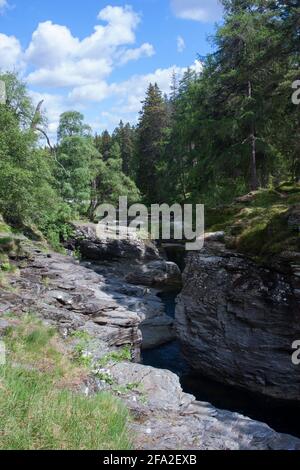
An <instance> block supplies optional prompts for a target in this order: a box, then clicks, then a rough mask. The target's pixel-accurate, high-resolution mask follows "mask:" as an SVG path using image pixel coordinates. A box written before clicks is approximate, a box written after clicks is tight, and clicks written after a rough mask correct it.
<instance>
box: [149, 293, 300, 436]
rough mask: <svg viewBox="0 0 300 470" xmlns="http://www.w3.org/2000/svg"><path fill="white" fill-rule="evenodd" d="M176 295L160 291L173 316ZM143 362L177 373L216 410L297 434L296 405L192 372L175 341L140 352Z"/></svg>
mask: <svg viewBox="0 0 300 470" xmlns="http://www.w3.org/2000/svg"><path fill="white" fill-rule="evenodd" d="M177 294H178V292H165V293H162V294H160V297H161V299H162V301H163V303H164V305H165V311H166V313H167V314H168V315H169V316H171V317H173V318H174V316H175V300H176V296H177ZM143 363H144V364H145V365H149V366H152V367H156V368H158V369H167V370H170V371H172V372H174V373H175V374H177V375H178V376H179V378H180V381H181V385H182V388H183V390H184V391H185V392H187V393H191V394H192V395H194V396H195V397H196V399H197V400H199V401H205V402H209V403H211V404H212V405H213V406H215V407H216V408H219V409H223V410H228V411H235V412H238V413H241V414H242V415H244V416H248V417H249V418H252V419H255V420H257V421H262V422H264V423H267V424H268V425H269V426H270V427H271V428H273V429H275V431H278V432H283V433H287V434H292V435H294V436H297V437H300V407H299V406H296V405H295V406H292V405H288V406H287V405H282V403H278V402H275V401H274V400H271V399H267V398H265V397H260V396H257V395H254V394H252V393H248V392H247V391H244V390H238V389H236V388H234V387H229V386H226V385H222V384H220V383H217V382H214V381H212V380H210V379H207V378H206V377H202V376H200V375H198V374H195V373H193V372H192V371H191V369H190V368H189V366H188V363H187V362H186V360H185V358H184V357H183V354H182V352H181V349H180V344H179V342H178V341H173V342H172V343H169V344H166V345H164V346H161V347H159V348H155V349H153V350H150V351H149V350H148V351H143Z"/></svg>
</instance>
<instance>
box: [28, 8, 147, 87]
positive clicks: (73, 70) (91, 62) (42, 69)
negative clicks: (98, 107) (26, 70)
mask: <svg viewBox="0 0 300 470" xmlns="http://www.w3.org/2000/svg"><path fill="white" fill-rule="evenodd" d="M98 19H99V20H100V21H103V22H105V23H106V24H105V25H96V26H95V27H94V31H93V33H92V34H91V35H90V36H87V37H85V38H84V39H82V40H79V39H78V38H76V37H74V36H73V35H72V32H71V31H70V30H69V29H68V28H67V27H66V26H61V25H57V24H53V23H52V22H51V21H46V22H44V23H40V24H39V25H38V28H37V29H36V31H35V32H34V33H33V35H32V40H31V43H30V45H29V46H28V48H27V50H26V52H25V58H26V61H27V63H29V64H31V65H34V66H35V68H36V70H34V71H33V72H31V73H30V74H29V76H28V82H29V83H30V84H32V85H40V86H47V87H64V86H65V87H79V86H83V87H87V86H88V85H90V86H91V85H94V84H95V83H98V82H99V81H101V80H103V79H104V78H105V77H107V76H109V75H110V73H111V72H112V70H113V68H114V67H115V66H117V65H124V64H126V63H128V62H129V61H131V60H138V59H140V58H141V57H151V56H152V55H153V54H154V48H153V46H152V45H151V44H149V43H145V44H142V46H140V47H138V48H128V46H130V45H132V44H134V43H135V42H136V36H135V30H136V28H137V26H138V24H139V22H140V17H139V15H138V14H137V13H135V12H134V11H133V9H132V8H131V7H129V6H125V7H112V6H107V7H105V8H104V9H102V10H101V11H100V13H99V14H98Z"/></svg>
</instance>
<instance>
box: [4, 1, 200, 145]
mask: <svg viewBox="0 0 300 470" xmlns="http://www.w3.org/2000/svg"><path fill="white" fill-rule="evenodd" d="M186 1H187V3H188V2H189V0H186ZM1 2H2V4H4V3H3V0H0V5H1ZM98 20H99V21H100V22H103V24H97V25H96V26H95V27H94V30H93V31H92V32H91V34H90V35H89V36H87V37H85V38H83V39H79V38H78V37H76V36H75V35H74V34H73V33H72V31H71V30H70V29H69V28H68V27H67V26H64V25H58V24H54V23H53V22H52V21H45V22H42V23H40V24H39V25H38V27H37V28H36V30H35V31H34V32H33V34H32V38H31V41H30V43H29V45H28V47H27V48H26V49H25V50H22V47H21V44H20V42H19V40H18V39H17V38H16V37H15V36H7V35H5V34H1V33H0V69H2V70H21V71H22V75H23V77H24V78H25V79H26V80H27V82H28V84H29V85H31V86H32V87H34V90H35V91H32V92H31V95H32V98H33V100H34V102H35V103H38V102H39V101H41V100H44V106H45V108H46V111H47V116H48V120H49V133H50V136H51V138H52V139H53V140H54V139H55V133H56V129H57V126H58V122H59V116H60V114H61V113H62V112H64V111H66V110H68V109H79V110H82V111H85V112H87V114H88V116H89V117H88V120H89V121H90V122H91V124H92V125H93V128H94V129H95V130H99V129H101V128H102V129H103V128H105V127H106V126H107V127H109V128H111V126H112V125H113V124H116V123H117V122H118V121H119V120H120V118H123V119H124V120H130V121H135V120H136V119H137V116H138V112H139V110H140V108H141V101H142V100H143V98H144V95H145V91H146V89H147V87H148V85H149V83H150V82H152V83H154V82H156V83H157V84H158V85H159V87H160V89H161V90H162V91H163V93H169V91H170V82H171V76H172V73H173V71H175V72H176V73H177V75H178V76H179V78H180V77H181V76H182V75H183V73H184V71H185V70H186V69H185V68H181V67H176V66H173V67H169V68H166V69H163V68H160V69H157V70H155V71H154V72H153V73H150V74H145V75H134V76H132V77H131V78H130V79H128V80H125V81H123V82H119V83H118V82H112V81H111V80H110V75H111V74H112V72H113V71H114V70H115V69H116V68H117V67H120V66H123V65H125V64H127V63H128V62H130V61H137V60H139V59H141V58H143V57H151V56H153V55H154V54H155V50H154V47H153V46H152V44H150V43H148V42H146V43H144V44H141V45H139V44H136V42H137V41H136V28H137V26H138V24H139V22H140V16H139V15H138V14H137V13H136V12H134V10H133V9H132V8H131V7H129V6H126V7H112V6H107V7H105V8H104V9H102V10H101V11H100V12H99V14H98ZM177 46H178V50H181V51H183V49H184V47H185V43H184V39H183V38H182V37H180V36H179V37H178V38H177ZM192 68H193V69H194V70H195V71H197V72H200V71H201V68H202V66H201V63H200V62H197V61H196V62H195V63H194V64H193V66H192ZM44 87H45V88H46V89H47V91H46V92H45V93H43V92H42V91H43V88H44ZM50 88H52V89H53V93H50V92H49V89H50ZM106 99H108V100H109V103H108V108H104V110H103V111H102V112H101V110H99V111H97V107H96V105H97V104H98V103H100V102H102V101H104V100H106ZM107 109H109V111H107ZM95 115H96V116H95Z"/></svg>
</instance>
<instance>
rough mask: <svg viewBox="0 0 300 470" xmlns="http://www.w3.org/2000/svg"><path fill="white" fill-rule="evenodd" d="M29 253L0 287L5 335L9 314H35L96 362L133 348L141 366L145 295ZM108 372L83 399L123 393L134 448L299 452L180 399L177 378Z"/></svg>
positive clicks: (131, 366)
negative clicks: (75, 337) (76, 336)
mask: <svg viewBox="0 0 300 470" xmlns="http://www.w3.org/2000/svg"><path fill="white" fill-rule="evenodd" d="M26 250H27V257H28V258H27V260H26V262H25V260H24V259H23V261H22V262H21V263H19V269H20V272H19V275H12V277H11V278H10V289H6V288H3V287H0V320H1V322H0V335H1V333H2V332H4V331H5V330H6V328H7V327H9V326H11V321H10V322H7V321H6V319H5V317H4V318H3V316H4V315H5V313H8V312H14V313H16V314H17V315H22V314H23V313H25V312H32V313H35V314H38V315H39V316H40V317H41V318H42V319H43V320H44V321H46V322H47V323H48V324H53V325H55V326H57V327H58V329H59V331H60V332H61V334H62V336H63V337H68V336H70V334H71V333H74V332H86V333H88V335H89V338H90V339H89V340H88V344H87V345H86V349H87V351H86V352H87V353H88V354H89V357H91V358H92V360H93V362H94V363H97V361H98V360H99V359H100V358H102V360H103V359H104V356H105V355H106V356H107V354H108V353H110V352H111V351H115V350H116V348H118V347H120V346H123V345H131V349H132V353H133V359H135V360H138V358H139V348H140V344H141V333H140V330H139V326H140V323H141V321H142V320H143V318H144V315H145V313H144V312H145V311H146V310H147V308H148V307H147V304H145V303H144V302H143V301H142V300H141V299H142V297H140V303H139V306H138V303H137V299H138V297H137V295H138V293H141V291H143V289H142V288H140V287H139V286H130V285H129V284H126V283H124V282H123V281H122V280H121V279H120V278H117V277H116V276H115V277H114V276H110V275H109V276H108V272H110V273H111V274H112V273H113V272H114V270H115V269H117V266H114V267H111V266H108V267H105V266H103V267H102V269H103V272H102V274H101V273H100V272H99V273H96V272H94V271H92V270H90V269H88V268H87V267H85V266H81V265H80V264H79V263H78V262H76V261H74V259H72V258H71V257H67V256H63V255H59V254H56V253H47V252H45V251H44V250H40V249H39V248H38V245H33V246H27V247H26ZM109 269H111V271H109ZM152 300H153V299H151V302H152ZM157 301H158V299H157ZM1 317H2V318H1ZM105 367H106V370H105V371H103V372H105V376H109V377H111V380H110V381H109V382H106V381H105V380H103V379H100V378H97V376H96V375H95V376H94V375H93V376H91V378H90V381H89V384H88V385H87V384H86V383H85V384H84V393H85V394H86V393H87V394H88V393H95V392H97V391H99V390H107V389H108V390H111V391H112V393H116V390H117V391H118V392H117V393H118V395H119V396H120V398H121V399H122V400H124V401H125V402H126V403H127V405H128V407H129V409H130V411H131V413H132V417H133V419H132V423H131V427H132V431H133V433H134V436H135V437H134V443H135V446H136V448H137V449H159V450H160V449H161V450H169V449H172V450H174V449H188V450H192V449H195V450H196V449H199V450H202V449H226V450H227V449H247V450H251V449H265V450H267V449H290V450H294V449H298V450H300V440H299V439H296V438H294V437H292V436H288V435H284V434H278V433H276V432H275V431H273V430H272V429H270V428H269V427H268V426H267V425H265V424H262V423H258V422H256V421H252V420H250V419H248V418H245V417H243V416H241V415H239V414H236V413H231V412H225V411H219V410H217V409H216V408H214V407H213V406H211V405H209V404H207V403H199V402H196V401H195V399H194V397H192V396H191V395H187V394H185V393H183V391H182V389H181V386H180V384H179V379H178V377H177V376H176V375H174V374H172V373H171V372H168V371H163V370H157V369H153V368H151V367H146V366H143V365H141V364H136V363H130V362H120V363H119V362H118V361H117V362H116V361H114V360H111V361H110V363H109V364H107V365H106V366H105ZM96 372H97V373H98V372H99V371H96ZM94 373H95V371H92V370H91V374H94ZM112 384H113V385H112Z"/></svg>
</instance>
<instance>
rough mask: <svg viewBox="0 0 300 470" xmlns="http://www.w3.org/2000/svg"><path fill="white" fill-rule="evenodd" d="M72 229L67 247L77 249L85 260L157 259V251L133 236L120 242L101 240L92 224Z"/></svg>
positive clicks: (77, 224) (151, 245) (76, 226)
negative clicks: (72, 233)
mask: <svg viewBox="0 0 300 470" xmlns="http://www.w3.org/2000/svg"><path fill="white" fill-rule="evenodd" d="M74 229H75V232H74V235H73V238H72V240H70V241H69V242H68V244H67V245H68V246H69V247H72V246H73V247H74V248H75V247H76V248H78V249H79V250H80V252H81V254H82V256H83V258H84V259H86V260H91V261H100V260H102V261H103V260H113V259H120V258H122V259H134V260H153V259H159V253H158V250H157V248H156V247H155V245H153V244H152V243H151V242H150V241H143V240H140V239H139V238H137V237H133V236H132V237H130V239H126V238H124V239H120V240H116V239H113V238H112V239H109V238H103V239H101V238H99V237H98V235H97V230H96V229H97V225H96V224H92V223H76V224H74Z"/></svg>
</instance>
